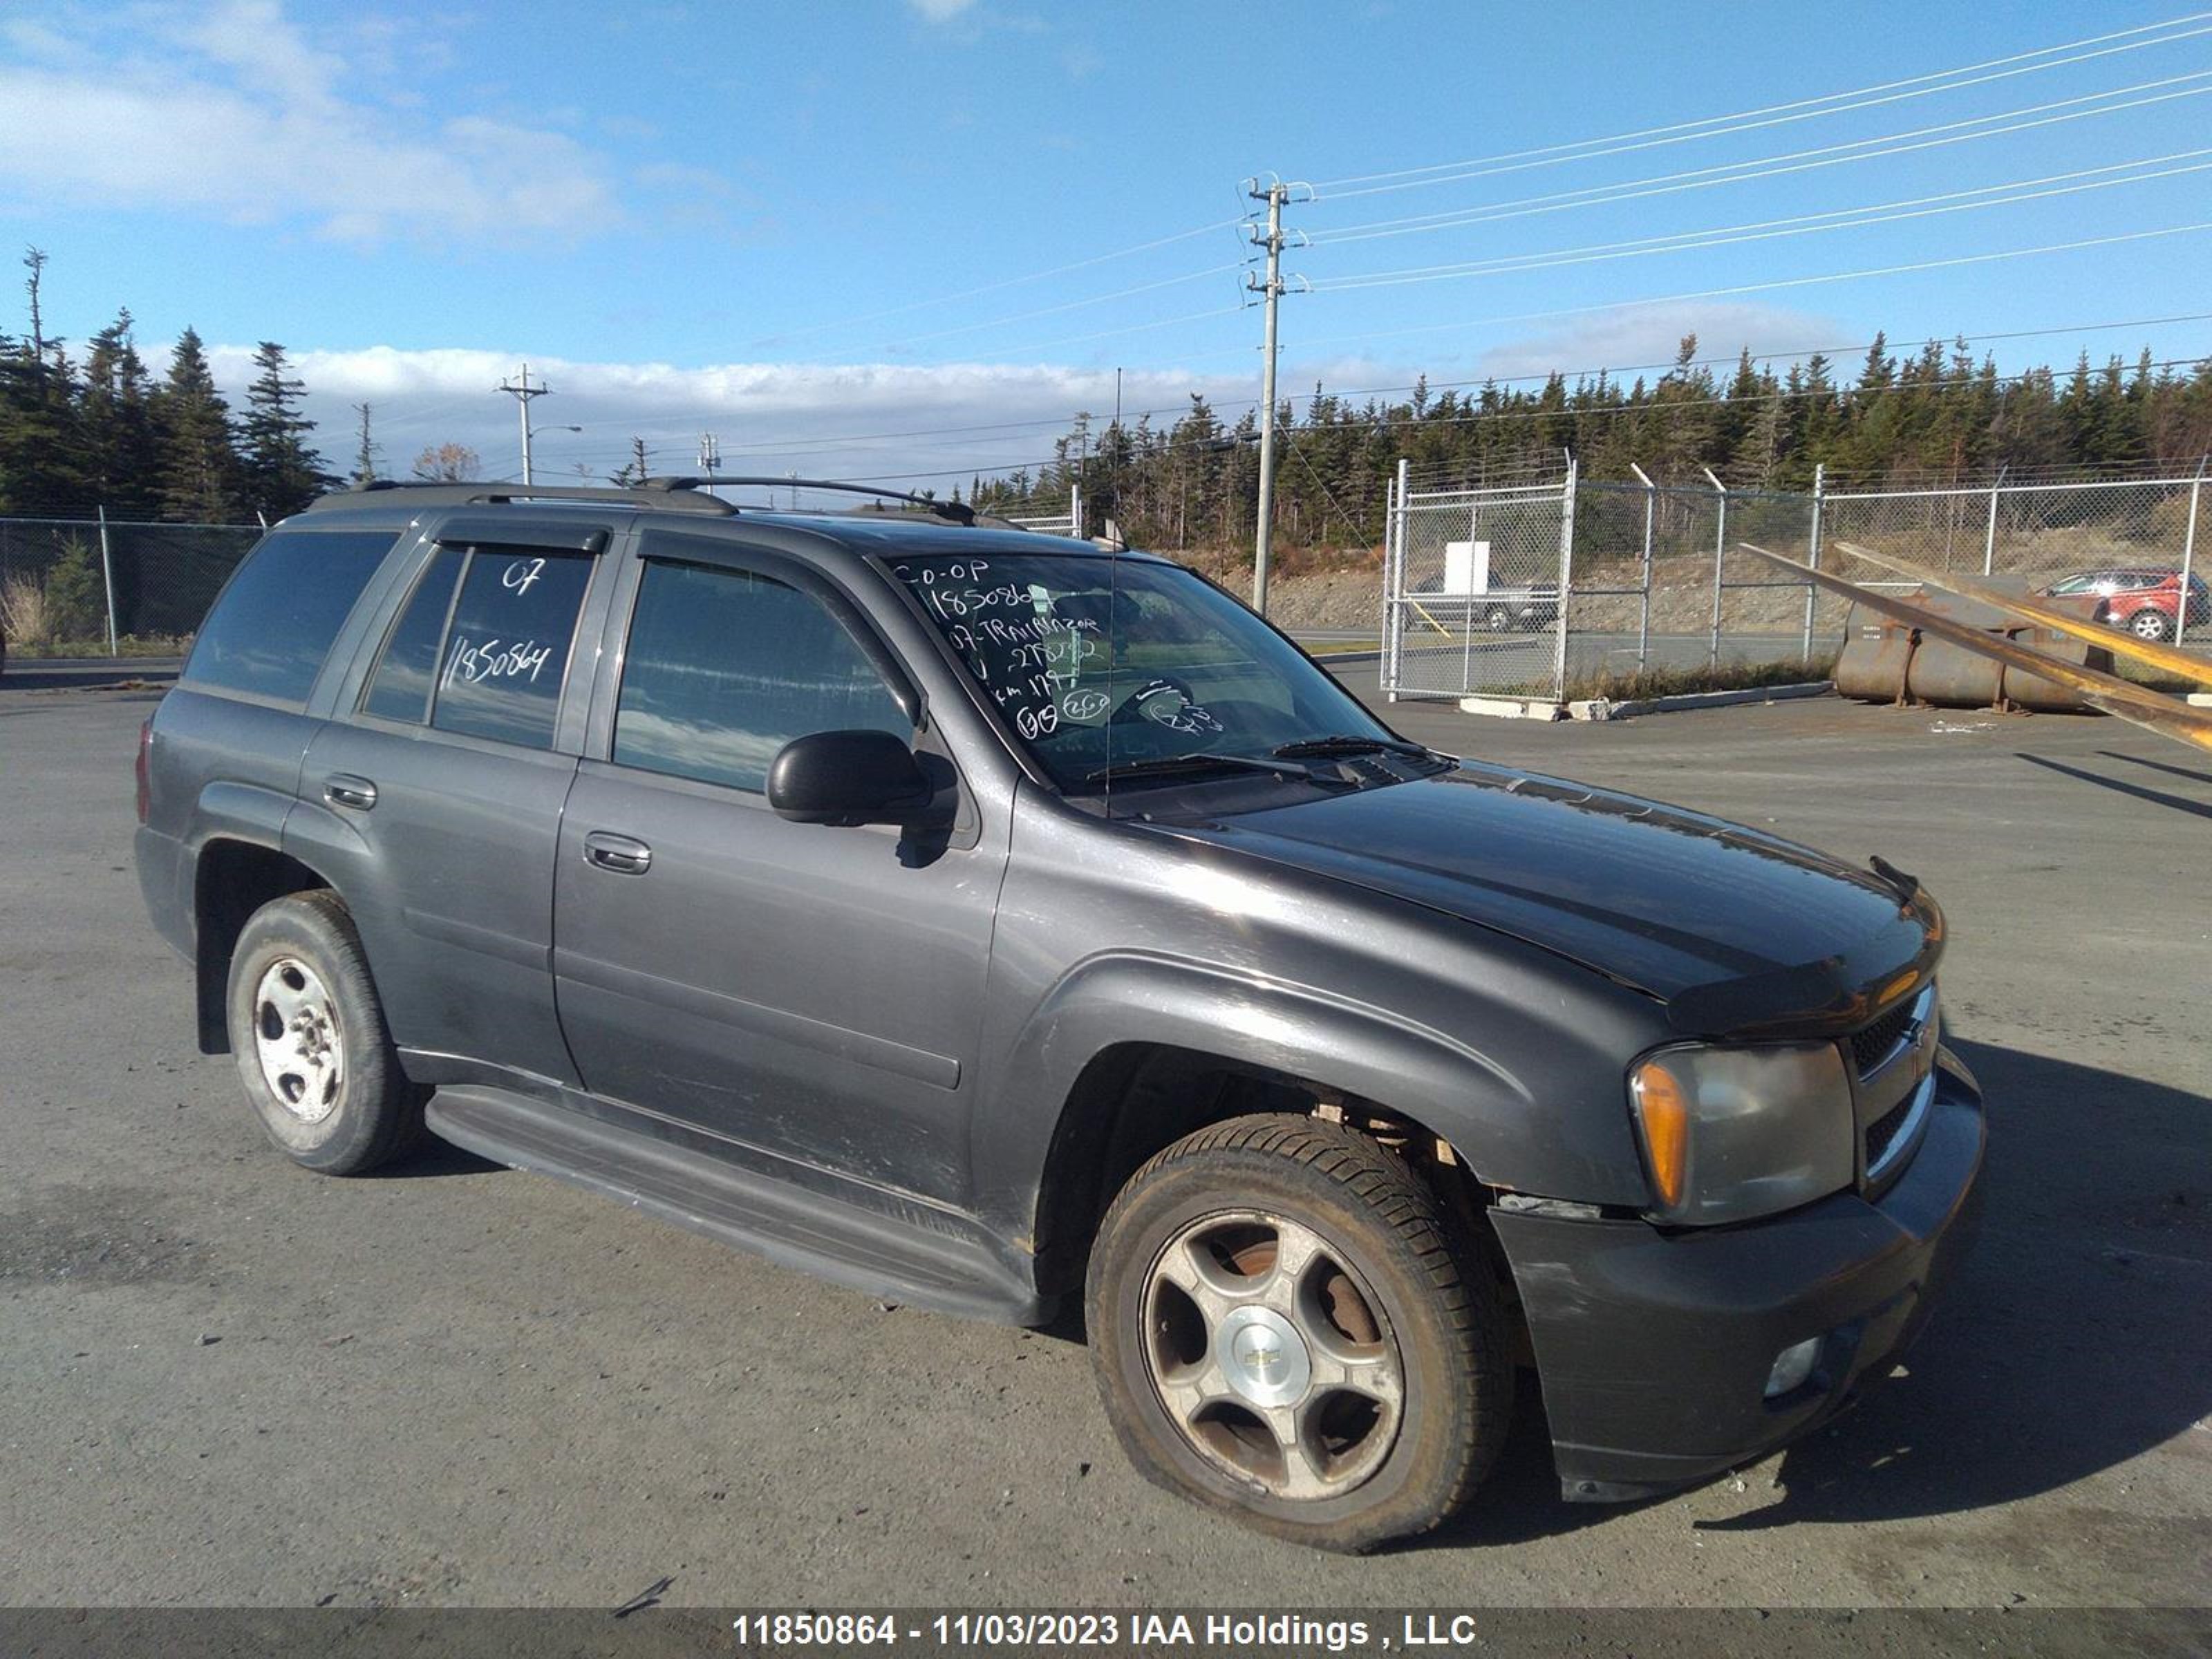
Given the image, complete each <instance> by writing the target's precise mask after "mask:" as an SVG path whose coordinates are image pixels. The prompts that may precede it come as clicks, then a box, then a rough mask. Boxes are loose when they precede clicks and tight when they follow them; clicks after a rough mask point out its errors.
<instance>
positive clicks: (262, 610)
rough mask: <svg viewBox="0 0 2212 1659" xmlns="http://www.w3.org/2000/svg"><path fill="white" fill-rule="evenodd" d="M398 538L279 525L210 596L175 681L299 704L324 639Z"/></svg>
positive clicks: (387, 533)
mask: <svg viewBox="0 0 2212 1659" xmlns="http://www.w3.org/2000/svg"><path fill="white" fill-rule="evenodd" d="M397 540H398V532H396V531H391V530H280V531H278V532H276V534H274V535H272V536H270V537H268V538H265V539H264V541H263V542H262V543H261V544H260V545H259V546H258V547H257V548H255V549H254V550H253V551H252V553H250V554H248V555H247V556H246V562H245V563H244V564H242V565H240V567H239V568H238V571H237V574H234V575H233V576H232V577H231V579H230V580H229V582H228V584H227V585H226V586H224V588H223V590H222V593H220V594H219V595H217V597H216V602H215V608H214V609H213V610H211V611H209V612H208V616H207V620H206V621H205V622H204V623H201V624H200V631H199V638H198V640H197V641H196V642H195V643H194V645H193V646H192V654H191V657H190V658H189V659H186V661H185V671H184V673H183V675H182V676H181V678H182V679H183V680H184V681H185V683H186V684H191V685H197V686H203V687H212V688H215V689H216V690H224V691H239V692H244V693H246V694H247V695H249V696H259V697H269V698H272V699H275V700H276V701H278V702H294V703H300V702H306V701H307V691H308V689H309V688H310V687H312V686H313V684H314V683H315V676H316V675H317V674H318V673H319V672H320V671H321V670H322V666H323V659H324V658H325V657H326V656H328V655H329V654H330V649H331V641H334V640H336V639H337V635H338V629H340V628H342V627H343V626H344V625H345V619H346V617H347V615H348V614H349V612H350V611H352V610H353V607H354V603H355V601H356V600H357V599H360V598H361V595H362V589H364V588H366V587H367V586H368V580H369V578H370V577H372V576H374V574H376V571H377V567H378V566H380V565H381V564H382V563H383V562H384V556H385V555H386V553H389V552H390V551H391V550H392V544H393V543H394V542H396V541H397Z"/></svg>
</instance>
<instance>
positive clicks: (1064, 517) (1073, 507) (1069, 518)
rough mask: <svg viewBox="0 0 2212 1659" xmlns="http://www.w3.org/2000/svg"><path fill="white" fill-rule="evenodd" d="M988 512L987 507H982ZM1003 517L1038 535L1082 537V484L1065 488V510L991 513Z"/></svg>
mask: <svg viewBox="0 0 2212 1659" xmlns="http://www.w3.org/2000/svg"><path fill="white" fill-rule="evenodd" d="M984 510H985V511H986V512H989V509H988V508H985V509H984ZM992 516H993V517H994V518H1001V517H1002V518H1004V519H1005V520H1006V522H1007V523H1008V524H1011V525H1013V526H1017V527H1018V528H1020V529H1023V530H1034V531H1036V532H1037V534H1039V535H1040V536H1073V538H1075V539H1076V540H1077V541H1081V540H1082V539H1083V486H1082V485H1080V484H1070V485H1069V486H1068V489H1067V510H1066V512H1064V513H1058V512H1052V511H1048V510H1042V509H1041V510H1037V511H1033V512H1022V513H1003V514H1001V513H993V514H992Z"/></svg>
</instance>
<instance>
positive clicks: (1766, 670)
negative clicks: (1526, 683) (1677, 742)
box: [1565, 653, 1836, 702]
mask: <svg viewBox="0 0 2212 1659" xmlns="http://www.w3.org/2000/svg"><path fill="white" fill-rule="evenodd" d="M1835 671H1836V659H1835V657H1834V655H1833V654H1832V653H1831V654H1828V655H1826V656H1816V657H1814V659H1813V660H1812V661H1810V662H1724V663H1722V664H1721V665H1719V666H1718V667H1713V666H1711V665H1708V664H1705V663H1700V664H1699V665H1697V666H1696V667H1694V668H1644V669H1631V670H1628V671H1625V672H1624V671H1620V670H1618V669H1611V668H1606V669H1600V670H1599V671H1596V672H1595V673H1592V674H1580V675H1576V676H1574V677H1572V678H1569V680H1568V681H1567V689H1566V697H1565V701H1567V702H1582V701H1583V700H1584V699H1586V698H1592V697H1603V698H1604V699H1606V701H1607V702H1641V701H1642V700H1644V698H1647V697H1679V696H1686V695H1687V694H1689V693H1692V692H1697V691H1747V690H1754V689H1756V688H1757V687H1759V686H1762V685H1803V684H1808V683H1809V682H1811V681H1814V680H1825V679H1828V678H1832V677H1833V675H1834V673H1835Z"/></svg>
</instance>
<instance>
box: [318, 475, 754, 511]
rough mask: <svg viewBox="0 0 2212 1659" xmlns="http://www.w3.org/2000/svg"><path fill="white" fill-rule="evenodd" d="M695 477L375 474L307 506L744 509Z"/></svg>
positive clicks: (322, 509)
mask: <svg viewBox="0 0 2212 1659" xmlns="http://www.w3.org/2000/svg"><path fill="white" fill-rule="evenodd" d="M692 484H693V481H692V480H690V479H661V478H648V479H647V480H646V481H645V482H644V483H642V484H638V485H635V486H630V487H624V486H621V485H605V486H601V485H597V484H540V483H526V484H519V483H414V482H412V481H409V480H403V479H398V478H372V479H370V480H369V481H368V483H359V484H356V485H354V486H353V488H351V489H340V490H334V491H332V492H331V494H329V495H318V496H317V497H316V498H315V499H314V500H313V501H309V502H308V503H307V506H306V507H304V508H302V509H301V510H302V511H304V512H307V513H314V512H328V511H331V510H333V509H337V508H341V507H361V506H364V505H366V504H367V502H368V501H369V500H370V499H371V498H373V497H374V496H377V495H404V496H405V498H406V501H407V504H408V505H409V506H410V507H415V506H421V507H473V506H487V505H495V504H496V505H502V506H503V505H505V504H506V503H507V502H510V501H605V502H608V503H614V502H624V503H628V504H629V505H630V506H633V507H662V508H665V509H666V510H668V511H671V512H675V513H709V514H712V515H714V516H715V517H718V518H728V517H730V516H731V515H732V514H733V513H736V512H737V510H738V508H737V507H736V505H735V504H734V503H733V502H730V501H723V500H721V499H720V497H719V496H714V495H702V493H700V492H699V491H698V490H697V489H694V488H693V487H692Z"/></svg>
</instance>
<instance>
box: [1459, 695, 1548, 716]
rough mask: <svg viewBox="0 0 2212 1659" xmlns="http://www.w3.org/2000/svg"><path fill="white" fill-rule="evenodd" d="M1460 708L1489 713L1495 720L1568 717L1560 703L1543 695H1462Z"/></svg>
mask: <svg viewBox="0 0 2212 1659" xmlns="http://www.w3.org/2000/svg"><path fill="white" fill-rule="evenodd" d="M1459 710H1460V713H1461V714H1488V715H1490V716H1491V717H1492V719H1494V720H1565V718H1566V711H1565V709H1564V708H1561V707H1560V706H1559V704H1558V703H1555V702H1547V701H1546V700H1545V699H1543V698H1541V697H1462V698H1461V699H1460V700H1459Z"/></svg>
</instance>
